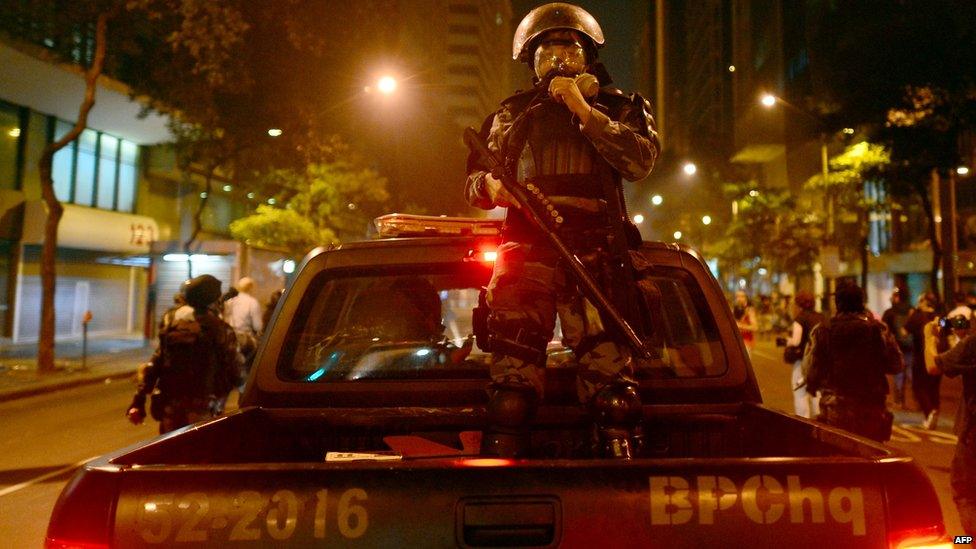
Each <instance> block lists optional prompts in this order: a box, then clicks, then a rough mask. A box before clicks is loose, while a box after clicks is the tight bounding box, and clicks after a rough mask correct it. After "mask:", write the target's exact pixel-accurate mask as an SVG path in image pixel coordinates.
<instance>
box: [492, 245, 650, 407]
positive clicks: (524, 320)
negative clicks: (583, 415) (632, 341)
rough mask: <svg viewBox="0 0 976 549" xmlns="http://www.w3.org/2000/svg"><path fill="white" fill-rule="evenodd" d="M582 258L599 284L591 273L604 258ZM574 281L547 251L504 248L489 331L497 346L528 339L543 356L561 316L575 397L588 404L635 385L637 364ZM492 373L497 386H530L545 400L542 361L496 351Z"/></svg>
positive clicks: (527, 247) (552, 252)
mask: <svg viewBox="0 0 976 549" xmlns="http://www.w3.org/2000/svg"><path fill="white" fill-rule="evenodd" d="M579 257H580V259H581V260H583V262H584V264H585V265H586V266H587V268H588V269H589V270H590V272H591V273H592V274H593V275H594V279H596V280H597V282H598V283H600V282H601V280H600V279H601V276H600V273H599V272H598V270H597V269H596V268H593V267H594V265H599V263H600V261H601V260H602V259H604V258H602V257H600V256H599V253H594V254H589V255H586V254H580V256H579ZM572 276H573V275H572V274H571V273H570V272H569V271H568V269H567V267H565V266H564V265H562V264H561V259H560V258H559V257H558V256H557V255H556V252H555V250H553V249H552V248H551V247H549V246H548V245H546V244H531V243H525V242H505V243H504V244H502V245H501V247H500V248H499V249H498V259H497V260H496V262H495V268H494V272H493V273H492V277H491V282H489V284H488V294H487V303H488V307H489V310H490V314H489V317H488V328H489V332H490V334H491V337H492V338H493V340H494V339H496V338H498V339H513V338H519V337H520V335H521V334H530V336H531V337H530V338H529V339H530V340H531V341H532V342H533V344H534V345H535V346H536V347H541V349H542V350H544V346H545V343H546V342H548V341H549V340H550V339H552V336H553V332H554V330H555V325H556V318H557V316H558V318H559V323H560V327H561V329H562V341H563V344H564V345H566V346H567V347H569V348H570V349H572V350H573V352H574V354H575V355H576V359H577V362H578V364H579V371H578V375H577V380H576V387H577V395H578V397H579V399H580V402H583V403H587V402H589V401H590V399H591V398H592V397H593V395H594V394H596V393H597V392H598V391H600V389H602V388H603V387H605V386H607V385H609V384H611V383H613V382H614V381H616V380H622V381H629V382H633V381H634V380H633V373H634V372H633V363H632V360H631V350H630V348H629V347H628V346H627V345H626V344H621V343H618V342H616V341H614V340H613V339H612V338H611V337H609V335H608V334H607V333H606V330H605V329H604V324H603V321H602V319H601V318H600V314H599V312H598V311H597V309H596V308H595V307H594V306H593V304H592V303H590V302H589V300H587V299H586V298H585V297H584V296H583V295H582V293H581V291H580V290H579V288H578V287H577V285H576V282H575V280H574V279H573V277H572ZM490 371H491V379H492V382H493V383H494V384H507V385H521V386H530V387H532V389H534V390H535V392H536V394H538V395H539V397H540V398H541V397H542V396H543V388H544V386H545V379H544V375H545V359H544V355H543V358H541V360H537V361H532V360H527V359H526V358H525V357H519V356H513V354H512V353H505V352H500V351H499V350H498V349H497V348H495V349H494V352H493V356H492V363H491V368H490Z"/></svg>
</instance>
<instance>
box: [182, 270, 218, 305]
mask: <svg viewBox="0 0 976 549" xmlns="http://www.w3.org/2000/svg"><path fill="white" fill-rule="evenodd" d="M180 292H181V293H182V294H183V297H185V298H186V303H187V304H188V305H189V306H191V307H193V308H194V309H206V308H207V307H209V306H210V305H212V304H214V303H216V302H217V300H218V299H220V280H218V279H217V278H216V277H214V276H213V275H208V274H205V275H200V276H198V277H195V278H191V279H190V280H187V281H186V282H184V283H183V285H182V286H181V287H180Z"/></svg>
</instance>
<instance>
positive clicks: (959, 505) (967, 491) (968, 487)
mask: <svg viewBox="0 0 976 549" xmlns="http://www.w3.org/2000/svg"><path fill="white" fill-rule="evenodd" d="M940 320H945V319H940ZM940 325H947V327H948V329H949V330H951V332H952V334H951V335H952V336H955V337H957V338H960V341H959V342H958V343H957V344H956V345H954V346H952V348H951V349H949V350H947V351H945V352H942V353H938V354H935V355H934V356H933V357H932V361H931V362H929V363H928V364H927V365H926V366H927V367H928V371H929V373H930V374H932V375H939V374H945V375H946V376H948V377H950V378H952V377H956V376H962V396H963V401H962V402H961V403H960V406H959V413H958V414H957V416H956V425H955V433H956V436H958V437H959V442H958V443H957V444H956V451H955V454H954V455H953V457H952V466H951V470H950V473H949V483H950V485H951V486H952V499H953V500H954V501H955V502H956V509H958V510H959V520H960V522H962V527H963V530H965V531H966V533H968V534H974V533H976V337H973V336H974V333H973V329H972V321H971V320H970V319H969V318H968V317H966V316H963V315H957V316H953V317H949V318H948V320H945V321H944V322H941V323H940ZM943 329H945V328H943ZM948 337H951V336H947V339H948Z"/></svg>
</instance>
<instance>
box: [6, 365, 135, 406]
mask: <svg viewBox="0 0 976 549" xmlns="http://www.w3.org/2000/svg"><path fill="white" fill-rule="evenodd" d="M136 372H137V369H135V368H133V369H132V370H128V371H124V372H115V373H111V374H102V375H97V376H92V377H84V378H79V379H69V380H65V381H61V382H55V383H47V384H44V385H40V386H35V387H25V388H23V389H14V390H11V391H6V392H0V402H8V401H11V400H18V399H21V398H27V397H32V396H36V395H41V394H45V393H53V392H55V391H61V390H64V389H72V388H74V387H81V386H83V385H94V384H96V383H104V382H106V381H108V380H114V379H125V378H130V377H133V376H134V375H135V374H136Z"/></svg>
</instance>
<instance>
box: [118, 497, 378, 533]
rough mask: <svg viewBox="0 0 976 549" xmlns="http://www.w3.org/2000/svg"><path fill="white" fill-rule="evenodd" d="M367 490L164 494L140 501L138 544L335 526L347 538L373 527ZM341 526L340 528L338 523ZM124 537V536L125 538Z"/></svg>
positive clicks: (324, 530) (324, 529) (326, 529)
mask: <svg viewBox="0 0 976 549" xmlns="http://www.w3.org/2000/svg"><path fill="white" fill-rule="evenodd" d="M367 500H368V496H367V494H366V491H365V490H363V489H361V488H349V489H347V490H344V491H342V492H341V493H338V494H334V495H333V496H332V498H331V499H330V493H329V490H327V489H321V490H318V491H315V492H312V491H304V490H302V491H296V490H287V489H282V490H277V491H275V492H274V493H272V494H270V495H269V494H268V493H262V492H259V491H257V490H242V491H239V492H236V493H210V494H208V493H206V492H188V493H184V494H177V493H161V494H152V495H149V496H146V497H142V498H139V499H138V503H137V505H136V508H135V509H133V510H132V511H134V512H135V513H136V521H135V524H136V528H135V530H136V531H135V532H134V534H135V539H134V540H132V541H135V542H136V544H151V545H157V544H160V545H162V544H167V545H168V544H172V543H194V542H195V543H200V542H208V541H211V542H212V541H259V540H268V541H284V540H291V539H295V538H296V537H297V538H299V539H326V538H327V537H328V536H330V535H335V534H333V533H331V532H330V530H332V529H333V528H335V531H336V532H337V533H338V535H340V536H342V537H343V538H347V539H354V538H358V537H360V536H362V535H363V534H365V533H366V530H367V529H368V528H369V514H368V511H367V509H366V506H365V503H366V501H367ZM333 525H335V526H333ZM119 541H124V540H119Z"/></svg>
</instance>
